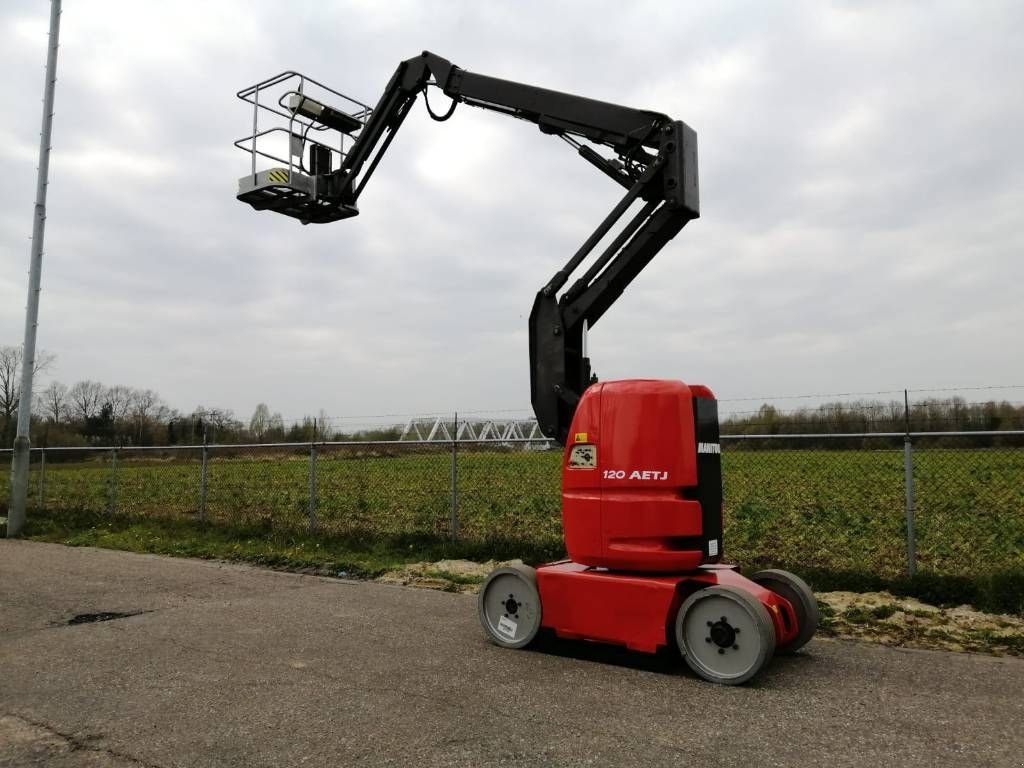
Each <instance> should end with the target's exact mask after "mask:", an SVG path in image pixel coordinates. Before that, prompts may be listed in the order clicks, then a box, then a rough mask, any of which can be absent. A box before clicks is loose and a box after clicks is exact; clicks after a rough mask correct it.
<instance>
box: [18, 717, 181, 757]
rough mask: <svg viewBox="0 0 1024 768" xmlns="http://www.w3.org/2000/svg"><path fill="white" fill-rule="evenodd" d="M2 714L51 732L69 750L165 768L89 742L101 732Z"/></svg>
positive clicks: (100, 737) (100, 736) (98, 738)
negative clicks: (80, 731)
mask: <svg viewBox="0 0 1024 768" xmlns="http://www.w3.org/2000/svg"><path fill="white" fill-rule="evenodd" d="M4 716H5V717H10V718H13V719H15V720H20V721H21V722H23V723H28V724H29V725H31V726H34V727H36V728H39V729H41V730H43V731H46V732H47V733H48V734H52V735H54V736H57V737H58V738H60V739H63V740H64V741H65V742H66V743H67V745H68V747H69V748H70V751H71V752H97V753H100V754H105V755H109V756H110V757H113V758H117V759H118V760H126V761H128V762H131V763H134V764H135V765H140V766H142V767H143V768H166V766H163V765H161V764H160V763H151V762H147V761H145V760H142V759H140V758H138V757H135V756H134V755H129V754H128V753H127V752H122V751H120V750H117V749H112V748H111V747H104V746H99V745H95V744H92V743H91V742H94V741H99V740H100V739H102V738H103V734H89V735H87V736H75V735H74V734H71V733H65V732H63V731H60V730H58V729H57V728H55V727H54V726H53V725H51V724H50V723H47V722H45V721H43V720H36V719H33V718H31V717H26V716H25V715H23V714H17V713H15V712H5V713H4Z"/></svg>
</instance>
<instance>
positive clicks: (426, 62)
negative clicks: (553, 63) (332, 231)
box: [236, 52, 818, 684]
mask: <svg viewBox="0 0 1024 768" xmlns="http://www.w3.org/2000/svg"><path fill="white" fill-rule="evenodd" d="M430 88H434V89H436V90H437V91H441V92H443V93H444V94H445V95H446V96H447V97H448V99H450V106H449V107H448V109H447V111H445V112H444V114H438V113H436V112H434V111H433V110H432V109H431V106H430V102H429V100H428V101H427V109H428V111H429V112H430V115H431V117H433V118H434V119H435V120H447V119H448V118H449V117H451V115H452V113H453V112H454V110H455V107H456V106H457V105H458V104H460V103H463V104H469V105H472V106H475V107H481V108H483V109H487V110H491V111H494V112H499V113H502V114H505V115H509V116H511V117H516V118H519V119H521V120H526V121H529V122H532V123H535V124H536V125H537V126H538V127H539V128H540V130H541V131H542V132H544V133H547V134H551V135H553V136H557V137H559V138H561V139H563V140H564V141H566V142H567V143H568V144H569V145H571V146H572V147H573V148H574V149H575V150H576V151H577V152H578V153H579V155H580V156H581V157H582V158H583V159H585V160H586V161H588V162H589V163H591V164H592V165H594V166H595V167H596V168H597V169H598V170H600V171H601V172H602V173H604V174H605V175H606V176H607V177H608V178H610V179H611V180H612V181H614V182H616V183H618V184H620V185H621V186H622V187H623V189H624V190H625V194H624V195H623V197H622V199H621V200H620V201H619V203H618V204H617V205H616V206H615V207H614V209H613V210H612V211H611V213H609V214H608V216H607V217H606V218H605V219H604V221H602V222H601V224H600V225H599V226H598V227H597V229H596V230H595V231H594V232H593V234H591V235H590V237H588V238H587V240H586V242H584V243H583V245H582V246H581V247H580V249H579V250H578V251H577V252H576V253H575V254H574V255H573V256H572V258H571V259H569V261H568V262H567V263H566V265H565V266H564V267H563V268H562V269H560V270H559V271H558V272H557V273H555V275H554V277H552V278H551V279H550V280H549V281H548V282H547V283H546V284H545V285H544V286H543V287H542V288H541V289H540V291H539V292H538V293H537V297H536V299H535V301H534V305H533V311H532V312H531V313H530V321H529V322H530V382H531V384H530V386H531V399H532V402H533V408H534V411H535V412H536V414H537V420H538V423H539V425H540V428H541V430H542V431H543V432H544V434H545V435H547V436H548V437H551V438H554V439H555V440H557V441H558V442H559V443H560V444H562V445H564V456H563V463H562V519H563V524H564V531H565V547H566V551H567V553H568V555H569V558H570V559H569V560H565V561H562V562H557V563H551V564H548V565H542V566H540V567H538V568H536V569H534V568H529V567H526V566H512V567H506V568H499V569H497V570H496V571H494V572H493V573H492V574H491V575H490V576H489V577H488V578H487V581H486V582H485V583H484V585H483V588H482V590H481V592H480V597H479V615H480V621H481V623H482V624H483V627H484V630H485V632H486V633H487V635H488V637H489V638H490V639H491V640H492V641H493V642H495V643H497V644H498V645H500V646H504V647H506V648H522V647H524V646H527V645H529V644H530V643H531V642H532V641H533V640H534V638H535V637H536V635H537V633H538V631H539V630H541V629H542V628H546V629H549V630H553V631H554V632H555V633H556V634H557V635H558V636H561V637H565V638H575V639H586V640H594V641H600V642H606V643H614V644H618V645H623V646H626V647H628V648H630V649H633V650H636V651H643V652H648V653H653V652H656V651H657V650H658V649H659V648H662V647H666V646H676V647H678V649H679V651H680V652H681V653H682V655H683V656H684V658H685V660H686V662H687V664H688V665H689V666H690V667H691V668H692V669H693V670H694V671H695V672H696V673H697V674H698V675H700V676H701V677H703V678H705V679H707V680H710V681H713V682H717V683H726V684H736V683H742V682H744V681H746V680H749V679H750V678H751V677H753V676H754V675H755V674H757V672H758V671H759V670H761V669H762V668H763V667H764V665H765V664H766V663H767V662H768V661H769V660H770V659H771V657H772V655H773V654H774V653H775V652H776V651H777V650H788V651H794V650H796V649H798V648H800V647H801V646H803V645H804V644H805V643H806V642H807V641H808V640H809V639H810V638H811V636H812V635H813V634H814V632H815V629H816V628H817V623H818V610H817V603H816V602H815V599H814V596H813V594H812V593H811V590H810V589H809V588H808V586H807V585H806V584H805V583H804V582H803V581H802V580H801V579H799V578H798V577H797V576H794V575H793V574H791V573H788V572H786V571H779V570H767V571H761V572H759V573H755V574H753V575H752V576H750V577H749V578H747V577H744V576H742V575H740V573H739V571H738V569H737V568H736V567H735V566H731V565H725V564H723V563H722V562H721V559H722V473H721V456H720V444H719V433H718V408H717V403H716V401H715V397H714V395H713V394H712V393H711V390H709V389H708V388H707V387H704V386H699V385H692V384H691V385H687V384H684V383H683V382H681V381H657V380H629V381H607V382H600V383H599V382H597V380H596V377H594V376H592V375H591V371H590V360H589V358H588V357H587V352H586V334H587V329H588V327H589V328H592V327H593V326H594V324H595V323H597V321H598V320H600V319H601V317H602V316H603V315H604V313H605V311H606V310H607V309H608V308H609V307H610V306H611V305H612V303H613V302H614V301H615V300H616V299H617V298H618V297H619V296H620V295H621V294H622V292H623V290H625V288H626V287H627V286H628V285H629V284H630V282H632V280H633V278H635V277H636V276H637V275H638V274H639V273H640V271H641V270H642V269H643V268H644V267H645V266H646V265H647V264H648V263H649V262H650V260H651V259H652V258H653V257H654V256H655V254H657V253H658V251H659V250H661V248H662V247H663V246H664V245H665V244H666V243H667V242H668V241H669V240H671V239H672V238H673V237H674V236H675V235H676V233H678V232H679V230H680V229H682V228H683V227H684V226H685V225H686V224H687V223H688V222H690V221H691V220H693V219H696V218H697V217H698V216H699V215H700V206H699V196H698V184H697V136H696V133H695V132H694V131H693V130H692V129H691V128H690V127H689V126H687V125H686V124H685V123H683V122H681V121H678V120H673V119H672V118H670V117H668V116H667V115H663V114H660V113H658V112H650V111H646V110H638V109H631V108H628V107H623V106H618V105H616V104H610V103H606V102H602V101H595V100H593V99H587V98H583V97H581V96H574V95H571V94H566V93H559V92H557V91H551V90H547V89H544V88H537V87H534V86H530V85H524V84H522V83H516V82H511V81H509V80H501V79H498V78H494V77H488V76H485V75H479V74H476V73H473V72H467V71H466V70H463V69H460V68H459V67H456V66H454V65H453V64H452V63H451V62H449V61H447V60H445V59H443V58H441V57H439V56H435V55H434V54H432V53H429V52H424V53H423V54H422V55H420V56H416V57H415V58H411V59H409V60H407V61H403V62H402V63H401V64H399V66H398V69H397V71H396V72H395V74H394V76H393V77H392V78H391V81H390V82H389V83H388V85H387V88H386V89H385V91H384V94H383V96H381V98H380V100H379V101H378V102H377V105H376V106H374V107H370V106H369V105H366V104H363V103H361V102H358V101H356V100H354V99H351V98H349V97H347V96H345V95H344V94H342V93H340V92H338V91H335V90H332V89H330V88H327V87H326V86H323V85H322V84H320V83H318V82H316V81H315V80H312V79H311V78H308V77H305V76H304V75H301V74H299V73H296V72H284V73H282V74H280V75H277V76H276V77H273V78H270V79H268V80H264V81H262V82H260V83H258V84H256V85H254V86H252V87H250V88H247V89H245V90H243V91H240V92H239V94H238V96H239V98H241V99H243V100H244V101H247V102H249V103H251V104H252V105H253V131H252V135H250V136H247V137H245V138H243V139H239V141H238V142H236V145H237V146H239V147H240V148H241V149H244V150H246V151H248V152H250V153H251V155H252V167H251V172H250V173H249V174H247V175H246V176H244V177H242V178H241V179H240V180H239V192H238V199H239V200H241V201H243V202H246V203H248V204H249V205H251V206H252V207H253V208H255V209H257V210H271V211H277V212H278V213H282V214H285V215H286V216H291V217H294V218H296V219H299V220H300V221H301V222H302V223H304V224H307V223H322V222H330V221H337V220H338V219H345V218H349V217H351V216H355V215H357V214H358V213H359V210H358V208H357V207H356V202H357V200H358V198H359V195H360V193H361V192H362V191H363V189H364V188H365V186H366V183H367V181H368V180H369V179H370V176H371V175H372V174H373V172H374V170H375V169H376V167H377V164H378V163H379V162H380V159H381V157H382V156H383V154H384V152H385V151H386V150H387V148H388V146H389V145H390V143H391V141H392V140H393V139H394V137H395V134H396V133H397V131H398V128H399V127H400V126H401V125H402V122H403V121H404V120H405V118H406V116H407V115H408V114H409V110H410V109H411V108H412V106H413V104H414V103H415V101H416V98H417V96H419V95H420V94H421V93H422V94H423V95H424V98H425V99H427V95H428V89H430ZM261 116H262V117H263V118H264V119H265V120H266V119H267V118H268V117H269V118H270V119H271V121H272V123H271V125H270V126H269V127H268V126H267V125H266V124H265V125H264V127H263V128H262V129H261V126H260V118H261ZM268 144H269V145H273V146H269V147H268ZM595 146H597V147H604V148H606V151H607V150H608V149H610V150H611V151H612V153H614V157H611V158H609V157H606V156H605V155H603V154H601V153H600V152H598V151H597V150H596V149H595V148H594V147H595ZM257 157H265V158H268V159H271V160H274V161H276V162H277V163H279V164H280V165H277V166H274V167H272V168H269V169H267V170H257V167H256V164H257ZM634 203H642V205H641V206H640V209H639V212H637V213H635V214H634V215H632V216H630V217H628V220H626V221H625V222H624V223H623V222H622V220H623V218H624V217H625V215H626V213H627V212H628V210H629V209H630V207H631V206H632V205H633V204H634ZM616 226H618V230H617V232H615V234H613V228H614V227H616ZM609 236H611V239H610V240H609V241H608V245H607V247H605V248H604V250H603V251H602V252H601V253H600V254H598V255H597V256H596V258H594V259H593V260H592V261H591V262H590V264H589V266H588V268H587V269H586V271H585V272H584V273H583V274H582V276H580V277H579V278H578V279H576V280H575V281H574V282H572V283H571V284H569V278H570V275H572V274H573V273H574V272H575V271H576V270H577V269H578V268H579V267H580V266H581V265H582V263H583V261H584V260H585V259H586V258H587V257H588V256H589V255H590V254H591V252H592V251H593V250H594V249H595V247H596V246H597V244H598V243H599V242H601V241H602V240H604V239H605V238H606V237H609ZM567 285H568V287H567V288H566V286H567Z"/></svg>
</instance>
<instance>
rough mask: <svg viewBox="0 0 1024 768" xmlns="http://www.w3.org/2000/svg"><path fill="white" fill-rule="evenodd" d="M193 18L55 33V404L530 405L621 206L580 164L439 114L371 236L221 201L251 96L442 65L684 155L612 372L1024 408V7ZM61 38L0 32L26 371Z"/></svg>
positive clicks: (505, 133) (376, 190) (296, 408)
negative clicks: (546, 314)
mask: <svg viewBox="0 0 1024 768" xmlns="http://www.w3.org/2000/svg"><path fill="white" fill-rule="evenodd" d="M179 6H180V7H178V6H176V10H175V11H174V12H173V13H171V12H169V11H167V10H166V9H163V10H154V9H152V8H150V7H148V6H146V7H145V8H146V9H145V10H141V9H142V8H143V6H140V5H138V4H135V5H133V6H132V8H133V12H131V13H128V12H126V10H125V6H123V5H118V4H114V3H100V2H97V3H90V5H89V9H88V12H87V13H86V12H85V11H83V6H82V5H79V4H68V6H67V8H66V11H65V16H64V26H63V29H62V41H63V47H62V54H61V55H62V58H61V63H60V73H59V75H60V79H59V81H58V91H57V116H56V126H55V140H56V144H55V154H54V157H53V171H54V175H53V179H52V182H53V183H52V188H51V199H50V202H51V207H50V220H49V229H48V232H47V261H46V264H45V267H44V294H43V307H42V309H43V315H42V326H41V332H40V343H41V344H42V345H43V346H44V347H46V348H47V349H49V350H52V351H54V352H56V353H57V355H58V370H57V372H56V375H57V377H58V378H62V379H66V380H72V379H77V378H95V379H103V380H107V381H111V382H114V381H121V382H127V383H131V384H134V385H137V386H142V387H151V388H154V389H157V390H159V391H160V392H161V393H162V394H163V395H164V396H165V397H166V398H167V399H168V400H170V401H171V402H173V403H175V404H177V405H178V406H180V407H183V408H189V407H192V406H193V405H195V404H197V403H200V402H202V403H204V404H207V405H212V404H217V405H221V406H226V407H231V408H234V409H235V410H236V411H237V412H238V413H240V414H243V415H247V414H248V413H249V412H251V410H252V408H253V407H254V406H255V404H256V403H257V402H260V401H265V402H268V403H270V404H271V406H272V408H274V409H275V410H280V411H282V412H284V413H286V414H288V415H296V416H298V415H301V414H303V413H313V412H315V411H316V410H317V409H319V408H321V407H323V408H325V409H326V410H327V411H328V412H329V413H331V414H367V413H386V412H396V411H401V412H407V411H437V410H444V409H451V408H456V407H458V408H461V409H463V410H466V409H485V408H491V409H501V408H518V407H525V406H526V405H527V404H528V378H527V376H528V371H527V358H526V348H525V342H526V336H525V323H526V317H527V315H528V313H529V309H530V305H531V303H532V301H533V295H534V293H535V292H536V290H537V289H538V287H539V286H540V285H541V284H543V282H544V281H545V280H546V279H547V278H548V277H549V276H550V274H551V273H553V272H554V271H555V270H556V269H557V268H558V267H559V266H560V265H561V264H562V263H563V262H564V260H565V259H567V258H568V256H569V255H570V254H571V253H572V251H573V250H575V248H576V247H577V246H578V244H579V242H580V241H582V239H583V238H584V237H585V236H586V235H587V234H588V233H589V231H590V230H591V229H592V228H593V227H594V226H595V225H596V224H597V222H598V221H599V220H600V219H601V218H602V217H603V215H604V213H605V212H606V211H607V210H608V208H610V206H611V205H612V204H613V202H614V200H615V199H616V197H617V195H618V191H617V190H616V189H615V188H614V187H613V186H612V185H610V184H608V183H607V182H606V181H605V180H604V179H603V178H602V177H601V176H600V175H599V174H597V173H596V172H595V171H593V169H591V168H590V167H589V166H587V165H586V164H584V163H581V162H580V161H579V159H578V158H576V157H575V156H574V155H573V153H572V152H571V150H569V149H568V148H567V147H565V146H564V145H563V144H562V143H561V142H559V141H557V140H555V139H552V138H551V137H546V136H542V135H540V134H539V132H537V131H536V130H535V129H533V128H532V127H531V126H528V125H525V124H520V123H517V122H514V121H508V120H504V119H503V118H501V117H500V116H496V115H493V114H487V113H484V112H483V111H480V110H473V109H469V108H465V107H462V108H460V109H459V110H458V111H457V112H456V116H455V119H453V120H452V121H451V122H450V123H446V124H444V125H435V124H434V123H432V122H431V121H430V120H429V119H428V118H427V117H426V115H425V114H424V112H423V110H422V107H419V106H418V107H417V108H416V110H415V111H414V113H413V115H412V116H411V117H410V119H409V121H408V122H407V125H406V126H405V127H404V128H403V131H402V134H401V135H400V136H399V137H398V139H397V140H396V142H395V144H394V147H393V149H392V151H391V152H390V153H389V156H388V157H387V158H385V160H384V162H383V163H382V165H381V168H380V170H379V171H378V173H377V176H376V177H375V178H374V180H373V183H372V184H371V186H369V187H368V188H367V191H366V193H365V195H364V196H363V198H362V200H361V208H362V214H361V215H360V216H359V217H357V218H356V219H353V220H351V221H347V222H343V223H338V224H334V225H327V226H322V227H301V226H299V225H298V224H297V223H295V222H293V221H291V220H285V219H283V218H279V217H274V216H272V215H270V214H262V215H261V214H256V213H254V212H252V211H250V210H249V209H247V208H246V207H244V206H242V205H241V204H239V203H237V202H236V201H235V200H234V199H233V189H234V183H235V179H236V178H237V177H238V176H240V175H241V174H242V173H244V171H245V168H246V163H247V158H246V157H245V156H244V155H243V154H242V153H240V152H236V151H235V150H233V149H231V147H230V143H231V141H232V140H233V139H235V138H237V137H238V136H240V135H242V134H243V133H245V131H246V130H247V127H248V114H247V111H246V108H245V106H244V105H242V104H241V103H240V102H237V100H235V99H234V92H235V91H236V90H238V89H239V88H241V87H242V86H244V85H247V84H249V83H251V82H253V81H255V80H256V79H258V78H261V77H263V76H266V75H269V74H271V73H273V72H276V71H279V70H282V69H285V68H296V69H301V70H305V71H308V73H309V74H311V75H313V76H314V77H318V78H320V79H322V80H324V81H326V82H328V83H329V84H331V85H333V86H336V87H338V88H340V89H341V90H343V91H348V92H351V93H352V94H353V95H354V96H356V97H359V98H362V99H363V100H366V101H370V102H371V103H372V102H373V101H374V100H375V99H376V97H377V95H378V94H379V92H380V90H381V88H382V87H383V85H384V84H385V83H386V81H387V79H388V77H389V76H390V74H391V72H392V71H393V69H394V67H395V66H396V64H397V63H398V61H399V60H401V59H403V58H407V57H408V56H411V55H413V54H415V53H416V52H417V51H419V50H421V49H424V48H428V49H432V50H436V51H437V52H438V53H440V54H442V55H445V56H448V57H450V58H451V59H452V60H453V61H454V62H456V63H457V64H459V65H461V66H464V67H466V68H468V69H472V70H476V71H481V72H486V73H489V74H495V75H499V76H504V77H509V78H513V79H519V80H523V81H526V82H536V83H538V84H542V85H545V86H548V87H553V88H561V89H563V90H570V91H573V92H577V93H582V94H587V95H591V96H594V97H597V98H603V99H607V100H612V101H618V102H620V103H626V104H632V105H636V106H641V107H646V108H652V109H658V110H661V111H666V112H669V113H671V114H673V115H675V116H677V117H680V118H682V119H684V120H686V121H687V122H689V123H691V124H692V125H694V126H695V127H696V128H697V130H698V132H699V135H700V145H701V184H702V202H703V211H704V212H703V217H702V218H701V219H700V220H698V221H695V222H693V223H692V224H691V225H690V226H688V227H687V228H686V229H684V230H683V232H682V233H680V235H679V236H678V237H677V238H676V240H675V241H674V242H673V243H672V244H671V245H670V246H669V247H667V248H666V249H665V251H664V252H663V253H662V254H660V255H659V257H658V259H656V260H655V262H653V263H652V265H651V266H650V267H649V269H648V270H647V271H646V272H645V273H644V274H642V275H641V276H640V277H639V278H638V279H637V281H636V283H635V284H634V285H633V286H632V287H631V288H630V290H629V291H628V292H627V294H626V295H625V296H624V297H623V299H622V300H621V302H620V304H619V305H617V306H616V307H615V308H614V309H613V310H612V311H611V312H610V313H609V315H608V316H607V318H606V319H604V320H602V322H601V323H600V324H599V326H598V327H597V328H595V329H594V332H593V338H592V341H593V345H592V347H593V351H594V356H595V366H596V368H597V370H598V371H599V372H600V373H601V374H602V376H606V377H629V376H640V375H657V376H671V377H679V378H683V379H693V380H699V379H703V380H704V381H705V382H706V383H708V384H710V385H712V386H713V387H714V388H715V389H716V390H718V391H719V392H720V393H721V394H726V395H732V396H744V395H750V394H755V395H756V394H760V393H763V392H766V391H769V392H778V393H801V392H808V391H849V390H854V389H866V390H871V391H873V390H878V389H890V388H900V387H902V386H905V385H911V386H914V385H918V386H926V385H935V384H939V385H947V384H948V385H965V386H967V385H978V384H1000V383H1017V382H1019V381H1020V380H1021V379H1022V374H1024V363H1021V362H1020V361H1019V357H1018V356H1016V355H1009V354H1006V350H1007V348H1008V345H1009V344H1011V343H1012V342H1013V338H1014V337H1015V335H1016V334H1017V331H1016V330H1015V329H1017V328H1019V327H1020V325H1021V321H1022V320H1024V313H1022V310H1021V308H1020V302H1019V299H1018V294H1019V289H1018V288H1017V286H1019V285H1020V284H1021V278H1022V277H1024V275H1022V274H1021V271H1022V270H1021V266H1020V258H1019V255H1020V253H1021V245H1022V243H1021V237H1022V236H1021V235H1020V234H1019V226H1018V225H1017V218H1018V214H1017V211H1019V210H1020V209H1021V204H1022V203H1024V191H1022V189H1024V187H1022V185H1021V177H1022V167H1021V163H1022V161H1021V160H1020V158H1019V153H1017V152H1016V151H1015V150H1016V147H1015V140H1016V133H1017V126H1019V124H1020V122H1021V118H1022V101H1021V99H1020V88H1019V83H1018V79H1019V78H1018V76H1017V74H1016V73H1017V72H1019V71H1021V70H1022V69H1024V54H1022V53H1021V51H1020V47H1019V44H1018V40H1019V38H1020V32H1021V31H1022V26H1024V24H1022V20H1024V15H1022V11H1021V10H1020V9H1019V8H1018V7H1017V6H1015V5H1013V4H1009V3H1007V4H985V5H979V6H973V5H972V6H965V5H958V4H935V5H930V6H904V5H900V6H895V5H890V4H880V5H872V4H848V5H845V4H840V5H833V6H825V5H822V4H817V3H807V4H803V5H800V4H796V5H790V6H785V7H784V8H782V9H781V10H779V8H778V7H776V8H770V7H768V6H764V5H762V4H744V3H735V4H718V5H714V6H693V7H687V8H684V7H682V6H678V5H676V4H666V3H636V4H630V5H629V6H627V7H623V6H622V5H621V4H611V3H606V4H590V3H588V4H586V6H585V7H584V6H580V7H577V8H576V9H567V10H562V11H558V10H552V8H551V7H550V4H544V3H540V2H536V3H522V4H515V5H514V6H513V5H508V6H499V5H493V4H486V5H485V4H476V3H468V2H467V3H450V4H446V5H445V6H443V7H441V8H437V7H427V6H423V5H420V4H416V3H405V4H398V5H393V6H392V5H389V6H388V8H387V9H386V10H382V6H380V5H379V4H376V3H355V4H347V5H337V4H334V5H325V4H322V3H307V4H303V3H293V4H291V5H289V7H288V8H287V9H284V7H283V6H281V5H279V4H271V3H269V2H264V3H260V2H257V3H246V4H244V5H242V4H239V5H238V6H237V8H235V7H233V6H230V5H228V4H221V3H218V4H209V3H207V4H196V5H194V6H188V5H187V4H185V5H181V4H179ZM243 9H244V10H243ZM44 17H45V13H44V12H43V10H42V8H41V6H40V5H39V4H38V3H33V2H27V1H23V2H12V3H8V4H6V5H5V8H4V10H3V11H2V12H0V35H3V38H4V45H3V46H0V65H2V66H4V69H5V71H7V72H10V73H13V75H12V76H10V77H8V78H7V79H5V81H4V82H3V84H2V85H0V89H2V93H0V96H2V98H3V102H4V103H5V104H22V105H24V108H23V109H18V110H16V111H15V112H14V115H13V117H12V119H11V120H10V121H5V126H4V128H3V130H5V131H7V133H4V134H0V158H2V160H3V163H4V166H5V169H7V173H6V177H5V182H4V184H3V185H2V186H0V247H2V249H3V252H4V255H5V263H7V264H9V265H14V266H13V268H10V269H8V270H5V272H4V274H2V275H0V297H2V301H0V327H2V328H3V336H4V337H6V338H7V339H8V343H10V341H12V340H16V339H20V336H21V318H22V307H23V302H24V270H23V268H22V267H21V265H23V264H25V263H26V261H27V255H28V243H27V240H26V239H25V236H26V235H27V233H28V231H29V229H30V225H31V220H30V214H31V196H32V192H33V189H34V167H35V161H34V148H35V146H36V141H37V131H38V119H39V116H38V109H37V105H38V93H39V89H40V87H41V85H42V73H41V67H40V65H41V63H42V60H43V54H44V45H45V36H43V37H37V38H36V39H34V40H33V39H31V34H26V30H27V29H28V30H30V28H31V25H27V24H26V21H25V20H26V19H28V20H31V19H36V20H38V19H40V18H42V19H43V23H44V24H45V18H44ZM33 23H35V22H33ZM26 148H31V150H32V153H27V152H26Z"/></svg>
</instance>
